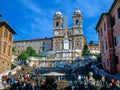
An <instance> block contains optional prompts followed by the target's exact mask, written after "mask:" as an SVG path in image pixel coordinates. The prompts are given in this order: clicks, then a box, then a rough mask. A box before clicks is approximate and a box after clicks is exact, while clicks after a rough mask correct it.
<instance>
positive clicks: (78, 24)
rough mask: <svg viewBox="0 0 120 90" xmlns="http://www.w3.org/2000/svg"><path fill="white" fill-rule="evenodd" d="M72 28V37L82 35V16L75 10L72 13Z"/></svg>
mask: <svg viewBox="0 0 120 90" xmlns="http://www.w3.org/2000/svg"><path fill="white" fill-rule="evenodd" d="M73 25H74V26H73V27H74V28H75V30H74V35H76V34H83V30H82V14H81V11H80V10H79V9H76V10H75V11H74V13H73Z"/></svg>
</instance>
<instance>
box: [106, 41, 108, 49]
mask: <svg viewBox="0 0 120 90" xmlns="http://www.w3.org/2000/svg"><path fill="white" fill-rule="evenodd" d="M105 45H106V50H107V48H108V47H107V41H105Z"/></svg>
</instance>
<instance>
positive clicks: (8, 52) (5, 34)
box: [0, 21, 16, 72]
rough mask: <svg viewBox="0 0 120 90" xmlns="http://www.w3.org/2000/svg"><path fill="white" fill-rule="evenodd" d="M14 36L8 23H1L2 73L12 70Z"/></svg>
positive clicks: (0, 59) (0, 70) (0, 58)
mask: <svg viewBox="0 0 120 90" xmlns="http://www.w3.org/2000/svg"><path fill="white" fill-rule="evenodd" d="M13 34H16V32H15V31H14V30H13V29H12V28H11V27H10V26H9V25H8V23H6V22H3V21H0V72H3V71H6V70H10V69H11V60H12V45H13Z"/></svg>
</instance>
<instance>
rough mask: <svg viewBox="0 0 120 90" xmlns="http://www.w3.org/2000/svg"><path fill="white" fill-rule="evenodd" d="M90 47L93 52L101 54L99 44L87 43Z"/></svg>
mask: <svg viewBox="0 0 120 90" xmlns="http://www.w3.org/2000/svg"><path fill="white" fill-rule="evenodd" d="M87 46H88V49H89V50H90V53H91V54H95V55H96V54H100V45H99V44H94V43H89V44H87Z"/></svg>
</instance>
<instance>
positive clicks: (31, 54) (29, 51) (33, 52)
mask: <svg viewBox="0 0 120 90" xmlns="http://www.w3.org/2000/svg"><path fill="white" fill-rule="evenodd" d="M26 53H27V55H28V56H35V55H36V51H35V50H34V49H33V48H32V47H27V50H26Z"/></svg>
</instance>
